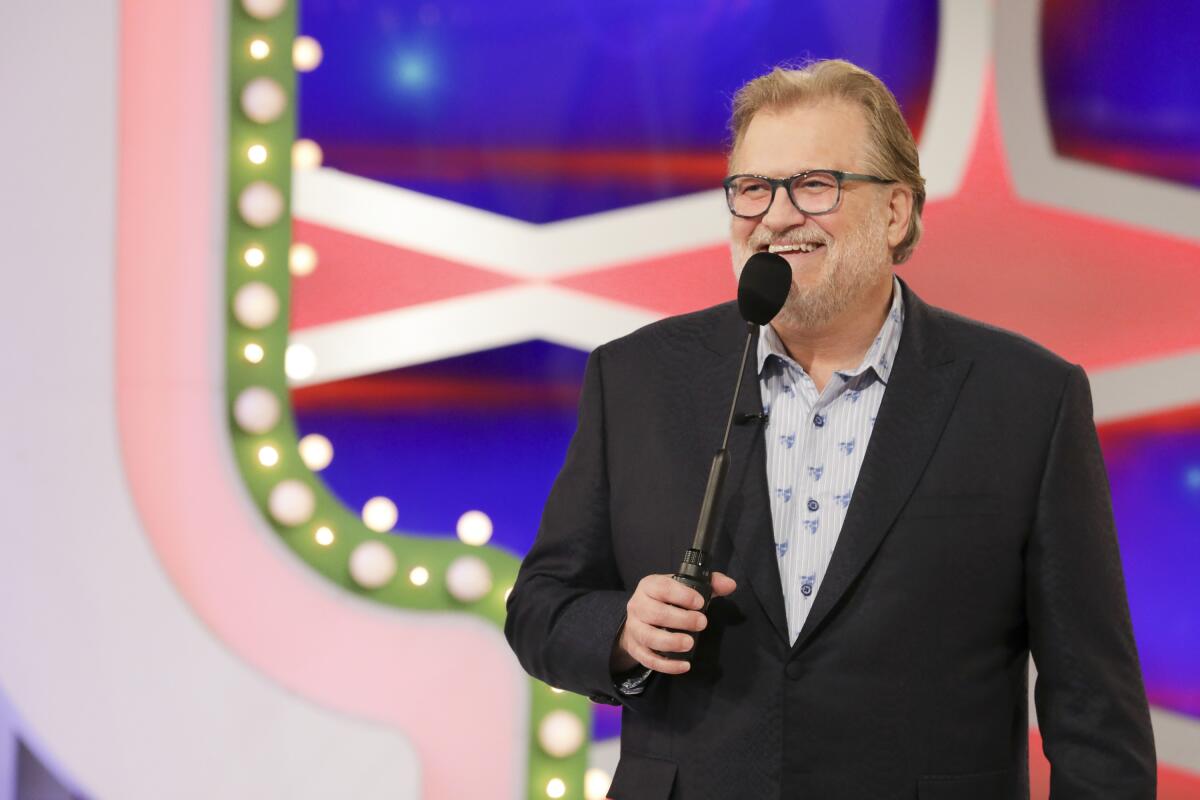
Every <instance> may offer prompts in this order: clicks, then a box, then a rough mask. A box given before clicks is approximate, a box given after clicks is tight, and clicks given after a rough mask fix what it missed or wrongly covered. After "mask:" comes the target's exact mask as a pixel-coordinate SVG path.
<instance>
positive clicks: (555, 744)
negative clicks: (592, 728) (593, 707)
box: [537, 709, 584, 758]
mask: <svg viewBox="0 0 1200 800" xmlns="http://www.w3.org/2000/svg"><path fill="white" fill-rule="evenodd" d="M537 736H538V744H540V745H541V746H542V749H543V750H545V751H546V752H547V753H549V754H550V755H551V756H553V757H554V758H566V757H567V756H569V755H572V754H573V753H575V751H577V750H578V749H579V748H580V747H582V746H583V740H584V730H583V721H582V720H580V719H579V717H577V716H576V715H574V714H572V713H571V712H570V711H563V710H561V709H560V710H558V711H551V712H550V713H549V714H547V715H546V716H545V717H543V718H542V721H541V722H540V723H539V724H538V730H537Z"/></svg>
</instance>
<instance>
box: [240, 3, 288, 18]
mask: <svg viewBox="0 0 1200 800" xmlns="http://www.w3.org/2000/svg"><path fill="white" fill-rule="evenodd" d="M286 5H287V0H242V8H244V9H246V13H247V14H249V15H250V16H252V17H254V18H255V19H270V18H271V17H275V16H278V15H279V12H280V11H283V8H284V6H286Z"/></svg>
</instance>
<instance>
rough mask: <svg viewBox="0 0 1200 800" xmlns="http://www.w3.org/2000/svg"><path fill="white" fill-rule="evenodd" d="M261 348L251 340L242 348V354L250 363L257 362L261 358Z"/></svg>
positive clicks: (262, 353)
mask: <svg viewBox="0 0 1200 800" xmlns="http://www.w3.org/2000/svg"><path fill="white" fill-rule="evenodd" d="M263 355H265V354H264V352H263V349H262V345H261V344H257V343H256V342H251V343H250V344H248V345H246V346H245V347H243V348H242V356H243V357H244V358H245V359H246V360H247V361H249V362H250V363H251V364H258V363H260V362H261V361H262V360H263Z"/></svg>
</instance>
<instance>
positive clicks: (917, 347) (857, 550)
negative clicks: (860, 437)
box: [792, 281, 970, 655]
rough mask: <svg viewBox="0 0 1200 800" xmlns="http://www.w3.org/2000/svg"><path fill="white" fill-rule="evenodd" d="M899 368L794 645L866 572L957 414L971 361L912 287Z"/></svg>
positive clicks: (811, 632)
mask: <svg viewBox="0 0 1200 800" xmlns="http://www.w3.org/2000/svg"><path fill="white" fill-rule="evenodd" d="M901 285H902V287H903V292H904V304H905V319H904V330H903V332H902V334H901V338H900V347H899V349H898V351H897V353H896V362H895V365H894V367H893V369H892V375H891V378H890V382H889V383H888V386H887V389H886V390H885V391H884V395H883V403H882V405H881V406H880V408H879V414H878V416H877V417H876V421H875V428H874V430H873V431H872V433H871V441H870V444H869V445H868V447H867V452H866V455H865V456H864V459H863V465H862V469H861V471H860V472H859V475H858V481H857V483H856V484H855V487H854V495H853V499H852V500H851V502H850V508H849V510H848V511H847V513H846V521H845V523H844V524H843V525H842V530H841V533H840V534H839V535H838V541H837V545H836V546H835V547H834V550H833V557H832V559H831V560H830V563H829V568H828V570H827V572H826V573H825V579H824V581H823V583H822V586H821V587H820V589H819V591H818V592H817V597H816V600H815V601H814V602H813V607H812V610H811V611H810V612H809V615H808V618H807V619H806V620H805V623H804V627H803V628H802V629H801V631H800V635H799V637H798V638H797V639H796V643H795V645H794V647H793V651H792V652H793V655H794V654H795V653H796V652H797V651H798V650H799V649H800V648H802V647H803V646H804V644H805V643H806V642H807V641H808V640H809V639H811V638H812V636H813V635H814V634H815V633H816V632H817V630H818V629H819V628H820V627H821V625H822V623H823V622H824V621H825V619H826V618H827V617H828V616H829V614H830V612H831V611H832V610H833V609H834V608H835V607H836V606H837V604H838V603H839V602H840V601H841V599H842V597H843V596H844V595H845V593H846V591H847V590H848V589H849V588H850V586H851V584H852V583H853V582H854V580H855V579H856V578H857V577H858V575H859V574H860V573H861V572H862V570H863V569H864V568H865V567H866V566H867V564H868V563H869V561H870V560H871V557H872V556H873V555H874V554H875V551H876V550H877V549H878V548H879V545H880V543H881V542H882V541H883V539H884V536H885V535H886V534H887V532H888V530H889V529H890V528H891V526H892V522H893V521H894V520H895V518H896V516H897V514H899V512H900V509H901V508H902V507H903V505H904V503H905V502H906V501H907V500H908V498H909V496H910V495H911V494H912V492H913V489H914V488H915V487H916V485H917V481H918V480H919V479H920V477H921V474H922V473H923V472H924V470H925V466H926V465H927V464H928V463H929V459H930V457H931V456H932V454H933V451H934V448H935V447H936V445H937V442H938V440H939V439H940V438H941V434H942V431H943V429H944V428H945V425H946V420H947V419H948V418H949V416H950V412H951V410H952V409H953V408H954V402H955V400H956V399H957V397H958V393H959V390H960V388H961V387H962V382H963V379H964V378H965V377H966V374H967V371H968V369H969V368H970V360H969V359H957V360H956V359H955V358H954V354H953V352H952V350H951V348H950V345H949V342H948V341H947V340H946V338H945V335H944V333H943V332H942V330H941V326H940V324H939V323H938V321H937V319H936V318H935V317H934V316H933V314H932V313H931V311H930V309H929V307H928V306H927V305H925V303H924V302H922V301H921V299H920V298H918V297H917V296H916V295H914V294H913V293H912V291H911V290H910V289H909V288H908V286H907V284H904V282H903V281H901Z"/></svg>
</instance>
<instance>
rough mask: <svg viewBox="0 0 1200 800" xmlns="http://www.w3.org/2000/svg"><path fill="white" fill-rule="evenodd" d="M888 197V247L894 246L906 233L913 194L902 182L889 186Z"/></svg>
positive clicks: (910, 215)
mask: <svg viewBox="0 0 1200 800" xmlns="http://www.w3.org/2000/svg"><path fill="white" fill-rule="evenodd" d="M891 190H892V191H891V195H890V197H889V198H888V211H887V214H888V218H887V220H888V226H887V240H888V247H891V248H895V247H896V245H898V244H900V242H902V241H904V237H905V236H907V235H908V221H909V220H910V219H911V218H912V210H913V195H912V189H910V188H909V187H908V186H905V185H904V184H895V185H894V186H892V187H891Z"/></svg>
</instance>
